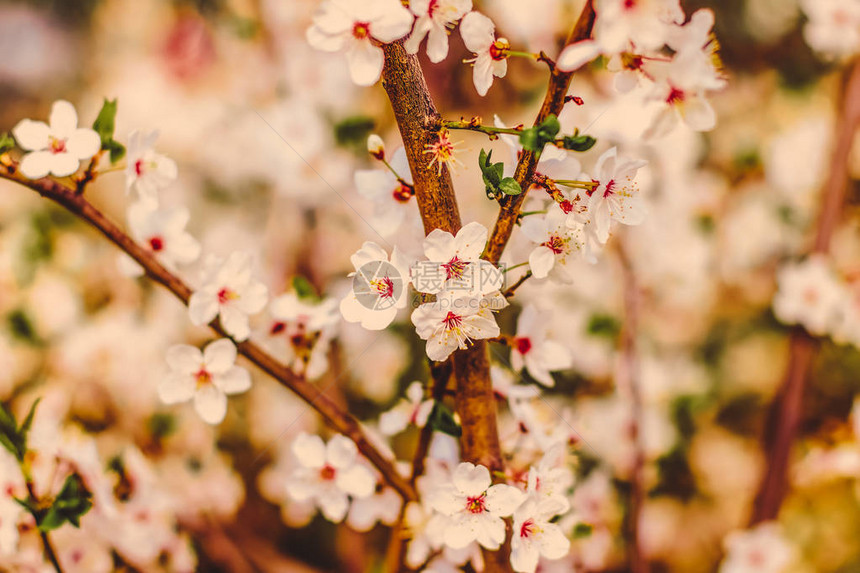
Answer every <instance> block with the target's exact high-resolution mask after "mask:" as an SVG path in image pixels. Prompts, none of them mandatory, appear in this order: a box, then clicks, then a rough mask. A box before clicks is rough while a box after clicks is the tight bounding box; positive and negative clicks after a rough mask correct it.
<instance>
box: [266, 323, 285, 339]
mask: <svg viewBox="0 0 860 573" xmlns="http://www.w3.org/2000/svg"><path fill="white" fill-rule="evenodd" d="M286 329H287V323H286V322H276V323H274V324H273V325H272V328H270V329H269V334H271V335H272V336H277V335H278V334H280V333H282V332H283V331H285V330H286Z"/></svg>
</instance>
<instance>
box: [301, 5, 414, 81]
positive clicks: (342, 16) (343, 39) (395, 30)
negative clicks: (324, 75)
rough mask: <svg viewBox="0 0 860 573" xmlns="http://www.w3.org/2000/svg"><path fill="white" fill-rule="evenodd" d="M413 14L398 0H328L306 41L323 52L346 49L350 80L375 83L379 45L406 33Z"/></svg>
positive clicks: (380, 60) (380, 55) (379, 61)
mask: <svg viewBox="0 0 860 573" xmlns="http://www.w3.org/2000/svg"><path fill="white" fill-rule="evenodd" d="M413 20H414V17H413V16H412V13H411V12H410V11H409V10H408V9H406V8H405V7H404V6H403V4H401V3H400V2H399V1H398V0H363V1H361V2H355V1H354V0H328V1H327V2H326V3H324V4H323V5H322V6H321V7H320V9H319V11H318V12H317V14H316V15H315V16H314V21H313V25H312V26H311V27H310V28H308V31H307V40H308V42H309V43H310V44H311V46H313V47H314V48H316V49H318V50H323V51H326V52H340V51H345V52H346V59H347V62H348V63H349V72H350V75H351V76H352V80H353V81H354V82H355V83H357V84H358V85H361V86H370V85H373V84H375V83H376V81H377V80H378V79H379V75H380V74H381V73H382V65H383V60H384V57H383V53H382V48H380V47H379V46H378V45H376V44H375V43H374V41H376V42H380V43H383V44H385V43H388V42H393V41H395V40H397V39H399V38H402V37H403V36H405V35H406V34H408V33H409V30H410V29H411V27H412V22H413Z"/></svg>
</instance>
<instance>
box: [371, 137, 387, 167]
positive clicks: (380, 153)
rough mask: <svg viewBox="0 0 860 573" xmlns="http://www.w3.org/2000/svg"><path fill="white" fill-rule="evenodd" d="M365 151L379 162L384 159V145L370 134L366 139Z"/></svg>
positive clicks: (379, 138)
mask: <svg viewBox="0 0 860 573" xmlns="http://www.w3.org/2000/svg"><path fill="white" fill-rule="evenodd" d="M367 151H368V152H369V153H370V154H371V155H372V156H373V157H375V158H376V159H378V160H380V161H382V160H383V159H385V144H384V143H383V142H382V138H381V137H379V136H378V135H376V134H375V133H371V134H370V137H368V138H367Z"/></svg>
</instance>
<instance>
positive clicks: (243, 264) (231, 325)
mask: <svg viewBox="0 0 860 573" xmlns="http://www.w3.org/2000/svg"><path fill="white" fill-rule="evenodd" d="M251 263H252V261H251V257H250V255H248V254H247V253H242V252H235V253H233V254H231V255H230V256H229V257H228V258H227V260H226V261H223V260H221V259H220V258H217V257H213V258H210V259H209V260H208V261H206V268H205V269H204V271H203V274H204V281H203V286H201V287H200V288H199V289H197V290H196V291H194V294H192V295H191V299H190V300H189V301H188V312H189V315H190V316H191V322H193V323H194V324H196V325H198V326H202V325H204V324H208V323H210V322H212V321H213V320H214V319H215V317H216V316H220V320H221V326H223V327H224V330H225V331H226V332H227V334H229V335H230V336H232V337H233V338H234V339H235V340H237V341H239V342H241V341H243V340H245V339H247V338H248V336H249V335H250V333H251V328H250V326H249V324H248V316H249V315H251V314H256V313H258V312H260V311H261V310H263V307H264V306H266V300H267V298H268V292H269V291H268V289H267V288H266V285H264V284H263V283H261V282H258V281H256V280H254V277H253V275H252V269H251Z"/></svg>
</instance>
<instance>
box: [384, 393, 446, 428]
mask: <svg viewBox="0 0 860 573" xmlns="http://www.w3.org/2000/svg"><path fill="white" fill-rule="evenodd" d="M433 404H434V401H433V399H432V398H430V399H427V400H425V399H424V385H423V384H422V383H421V382H417V381H416V382H413V383H412V384H410V385H409V387H408V388H407V389H406V397H405V398H403V399H401V400H400V401H399V402H398V403H397V404H396V405H395V406H394V407H393V408H392V409H390V410H388V411H387V412H383V413H382V414H381V415H380V416H379V431H380V432H382V433H383V434H385V435H386V436H393V435H394V434H399V433H400V432H402V431H403V430H405V429H406V428H407V426H409V425H410V424H414V425H415V426H416V427H418V428H423V427H424V424H426V423H427V418H429V417H430V412H431V411H432V410H433Z"/></svg>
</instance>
